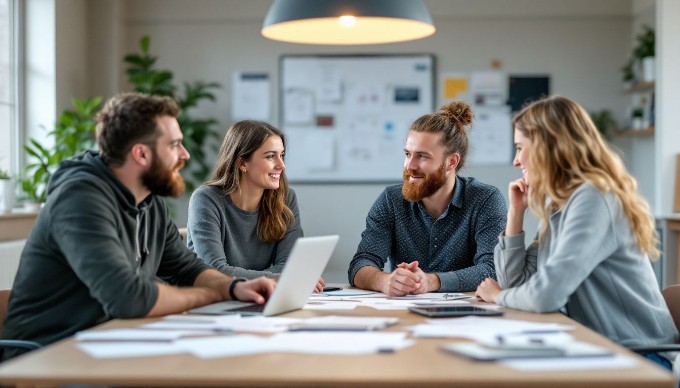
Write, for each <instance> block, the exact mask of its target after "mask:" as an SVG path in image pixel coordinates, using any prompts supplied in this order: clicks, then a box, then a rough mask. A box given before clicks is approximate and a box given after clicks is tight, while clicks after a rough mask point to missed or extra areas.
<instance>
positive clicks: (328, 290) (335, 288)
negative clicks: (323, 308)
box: [323, 287, 342, 292]
mask: <svg viewBox="0 0 680 388" xmlns="http://www.w3.org/2000/svg"><path fill="white" fill-rule="evenodd" d="M333 291H342V287H324V288H323V292H333Z"/></svg>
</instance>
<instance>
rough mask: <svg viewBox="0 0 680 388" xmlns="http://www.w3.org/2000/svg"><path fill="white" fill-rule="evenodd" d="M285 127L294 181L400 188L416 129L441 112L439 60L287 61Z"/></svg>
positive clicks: (304, 58)
mask: <svg viewBox="0 0 680 388" xmlns="http://www.w3.org/2000/svg"><path fill="white" fill-rule="evenodd" d="M280 75H281V82H280V90H279V92H280V106H281V109H280V126H281V128H282V129H283V131H284V132H285V134H286V140H287V143H286V173H287V175H288V177H289V179H290V180H291V181H293V182H376V181H385V182H398V181H400V180H401V177H402V175H401V174H402V166H403V161H404V151H403V149H404V141H405V139H406V136H407V134H408V129H409V126H410V124H411V123H412V122H413V121H414V120H415V119H417V118H418V117H420V116H421V115H423V114H426V113H431V112H433V109H434V57H433V56H432V55H380V56H345V55H343V56H312V55H308V56H307V55H300V56H284V57H282V59H281V72H280Z"/></svg>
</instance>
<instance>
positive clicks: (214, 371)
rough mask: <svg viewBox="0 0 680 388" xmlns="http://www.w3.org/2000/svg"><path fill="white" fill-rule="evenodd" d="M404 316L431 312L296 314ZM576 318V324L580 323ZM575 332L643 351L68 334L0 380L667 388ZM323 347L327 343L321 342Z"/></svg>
mask: <svg viewBox="0 0 680 388" xmlns="http://www.w3.org/2000/svg"><path fill="white" fill-rule="evenodd" d="M330 314H333V315H372V316H398V317H399V318H400V323H399V324H398V325H396V326H394V327H391V328H389V329H388V330H389V331H403V330H404V327H405V326H409V325H413V324H416V323H419V322H421V321H422V320H423V319H424V318H423V317H421V316H418V315H415V314H410V313H408V312H405V311H379V310H374V309H372V308H368V307H359V308H357V309H356V310H352V311H321V310H299V311H296V312H293V313H289V314H287V315H286V316H290V317H300V318H302V317H312V316H322V315H330ZM505 317H506V318H515V319H525V320H532V321H542V322H559V323H566V324H575V323H574V322H573V321H572V320H570V319H569V318H567V317H565V316H563V315H561V314H541V315H539V314H530V313H523V312H517V311H513V310H508V313H507V314H506V315H505ZM148 321H152V320H151V319H146V320H127V321H123V320H115V321H112V322H108V323H106V324H104V325H102V326H101V327H102V328H112V327H130V326H136V325H138V324H140V323H143V322H148ZM576 325H577V324H576ZM572 334H574V335H575V336H576V337H578V338H580V339H582V340H585V341H589V342H592V343H595V344H598V345H603V346H605V347H607V348H610V349H613V350H614V351H615V352H616V353H625V354H628V355H630V356H632V357H637V359H638V361H639V362H638V364H637V365H636V366H635V367H633V368H630V369H610V370H579V371H558V372H531V373H528V372H520V371H516V370H513V369H510V368H507V367H505V366H503V365H500V364H497V363H485V362H474V361H470V360H467V359H465V358H462V357H459V356H455V355H452V354H449V353H445V352H443V351H441V350H439V345H440V344H442V343H445V342H454V341H456V340H455V339H417V340H416V343H415V345H413V346H411V347H408V348H406V349H403V350H400V351H397V352H395V353H389V354H375V355H352V356H337V355H332V356H331V355H328V356H324V355H302V354H285V353H268V354H261V355H252V356H242V357H224V358H215V359H205V360H204V359H199V358H196V357H194V356H191V355H172V356H162V357H143V358H134V359H106V360H98V359H94V358H91V357H89V356H88V355H87V354H85V353H83V352H81V351H79V350H77V349H76V348H75V347H74V343H75V342H74V340H72V339H67V340H64V341H61V342H59V343H56V344H54V345H52V346H48V347H46V348H44V349H41V350H38V351H35V352H33V353H31V354H28V355H26V356H24V357H22V358H18V359H15V360H11V361H8V362H6V363H3V364H2V365H1V366H0V384H2V385H7V384H11V385H17V386H56V385H66V384H87V385H118V386H223V387H228V386H248V387H258V386H268V387H321V386H328V387H344V386H355V387H383V386H390V387H409V388H413V387H444V386H446V387H475V388H483V387H494V388H496V387H551V388H560V387H579V388H583V387H631V388H632V387H635V388H639V387H647V388H652V387H666V388H670V387H673V386H674V383H673V379H672V377H671V374H670V373H669V372H667V371H665V370H663V369H662V368H660V367H657V366H656V365H654V364H652V363H650V362H647V361H646V360H644V359H642V358H640V357H638V356H635V355H633V353H630V352H628V351H627V350H626V349H624V348H622V347H619V346H617V345H615V344H613V343H611V342H610V341H608V340H606V339H605V338H603V337H602V336H600V335H598V334H596V333H594V332H593V331H591V330H589V329H586V328H584V327H583V326H580V325H577V329H576V330H575V331H573V332H572ZM319 346H323V344H319Z"/></svg>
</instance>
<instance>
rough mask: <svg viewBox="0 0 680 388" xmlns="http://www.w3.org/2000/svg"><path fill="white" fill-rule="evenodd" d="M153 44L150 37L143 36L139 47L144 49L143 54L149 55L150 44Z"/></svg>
mask: <svg viewBox="0 0 680 388" xmlns="http://www.w3.org/2000/svg"><path fill="white" fill-rule="evenodd" d="M150 43H151V38H149V36H148V35H144V36H142V39H140V40H139V47H140V48H141V49H142V52H144V53H148V52H149V44H150Z"/></svg>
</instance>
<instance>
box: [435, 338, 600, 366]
mask: <svg viewBox="0 0 680 388" xmlns="http://www.w3.org/2000/svg"><path fill="white" fill-rule="evenodd" d="M442 349H443V350H445V351H447V352H451V353H456V354H460V355H463V356H466V357H469V358H472V359H474V360H480V361H492V360H501V359H508V358H545V357H601V356H611V355H612V352H611V351H610V350H608V349H606V348H603V347H601V346H597V345H593V344H590V343H586V342H581V341H575V340H574V338H573V337H572V336H570V335H569V334H566V333H552V334H550V333H546V334H514V335H511V336H508V337H499V338H498V339H497V340H496V341H486V343H450V344H444V345H442Z"/></svg>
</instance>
